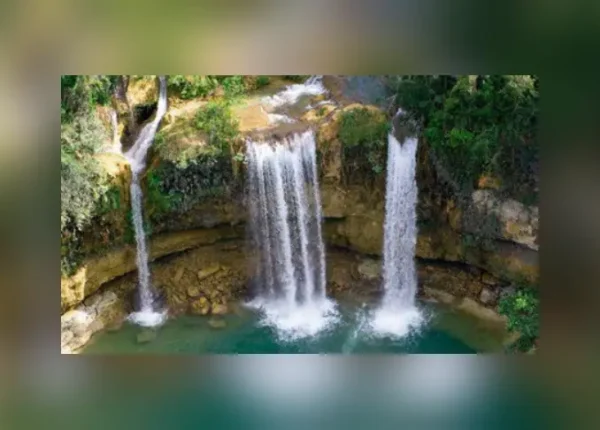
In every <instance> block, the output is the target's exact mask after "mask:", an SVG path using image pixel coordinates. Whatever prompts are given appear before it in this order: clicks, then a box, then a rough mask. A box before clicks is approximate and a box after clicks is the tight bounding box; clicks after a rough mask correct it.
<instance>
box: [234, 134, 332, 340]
mask: <svg viewBox="0 0 600 430" xmlns="http://www.w3.org/2000/svg"><path fill="white" fill-rule="evenodd" d="M246 157H247V160H248V202H249V211H250V233H251V234H250V240H251V243H252V248H253V252H252V253H251V254H252V255H254V256H255V257H256V258H255V261H251V267H252V269H253V285H254V293H255V298H254V300H252V301H251V302H250V303H249V306H251V307H254V308H257V309H259V310H261V311H262V313H263V314H264V319H263V321H262V324H264V325H267V326H272V327H275V328H276V329H277V333H278V335H279V337H280V339H281V340H294V339H297V338H301V337H306V336H315V335H317V334H318V333H320V332H322V331H324V330H327V329H328V328H331V327H333V325H334V324H335V322H336V321H337V318H338V314H337V310H336V306H335V303H334V302H333V301H331V300H330V299H328V298H327V297H326V295H325V283H326V280H325V250H324V245H323V238H322V232H321V221H322V214H321V198H320V194H319V182H318V176H317V168H316V144H315V137H314V133H313V132H312V131H306V132H304V133H300V134H295V135H293V136H290V137H289V138H287V139H284V140H283V141H281V142H262V141H260V142H253V141H249V142H248V143H247V153H246Z"/></svg>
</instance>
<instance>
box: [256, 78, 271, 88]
mask: <svg viewBox="0 0 600 430" xmlns="http://www.w3.org/2000/svg"><path fill="white" fill-rule="evenodd" d="M270 82H271V78H269V77H268V76H257V77H256V82H255V84H254V85H255V86H256V88H257V89H258V88H262V87H266V86H267V85H269V83H270Z"/></svg>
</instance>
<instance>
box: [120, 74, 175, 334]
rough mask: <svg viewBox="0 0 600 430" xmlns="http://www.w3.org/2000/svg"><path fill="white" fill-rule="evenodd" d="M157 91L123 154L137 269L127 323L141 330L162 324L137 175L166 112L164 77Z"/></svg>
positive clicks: (144, 164)
mask: <svg viewBox="0 0 600 430" xmlns="http://www.w3.org/2000/svg"><path fill="white" fill-rule="evenodd" d="M159 82H160V91H159V98H158V107H157V109H156V116H155V117H154V120H152V121H151V122H149V123H148V124H146V125H145V126H144V128H143V129H142V130H141V131H140V134H139V136H138V138H137V140H136V141H135V143H134V145H133V146H132V147H131V149H129V151H127V152H126V153H125V157H126V158H127V159H128V160H129V163H130V165H131V173H132V178H131V212H132V215H133V216H132V218H133V226H134V231H135V242H136V245H137V257H136V263H137V269H138V291H137V292H138V299H139V310H137V311H136V312H134V313H132V314H131V315H130V317H129V318H130V320H131V321H132V322H134V323H136V324H139V325H142V326H148V327H150V326H155V325H159V324H161V323H162V322H163V321H164V320H165V316H166V312H165V311H163V310H159V309H157V306H156V305H155V294H154V292H153V290H152V281H151V278H150V269H149V267H148V250H147V247H146V233H145V231H144V217H143V212H142V204H143V193H142V188H141V187H140V178H139V176H140V173H141V172H142V171H143V170H144V168H145V167H146V153H147V152H148V149H149V148H150V145H152V141H153V140H154V136H155V134H156V130H157V129H158V125H159V123H160V121H161V119H162V118H163V116H164V115H165V113H166V111H167V82H166V79H165V77H164V76H160V77H159Z"/></svg>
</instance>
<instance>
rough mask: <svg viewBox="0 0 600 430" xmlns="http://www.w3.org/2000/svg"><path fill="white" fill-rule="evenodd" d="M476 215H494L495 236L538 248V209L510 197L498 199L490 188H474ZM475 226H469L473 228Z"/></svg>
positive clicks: (473, 198) (534, 248)
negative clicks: (496, 229)
mask: <svg viewBox="0 0 600 430" xmlns="http://www.w3.org/2000/svg"><path fill="white" fill-rule="evenodd" d="M472 201H473V208H474V210H475V211H477V213H476V214H475V216H478V217H494V218H495V221H496V222H497V224H498V231H497V232H496V237H497V238H498V239H503V240H508V241H511V242H515V243H518V244H520V245H523V246H526V247H527V248H530V249H533V250H536V251H537V250H538V249H539V247H538V243H537V235H538V227H539V211H538V208H537V207H535V206H525V205H524V204H522V203H521V202H518V201H516V200H512V199H506V200H500V199H498V198H497V197H496V196H495V194H494V192H493V191H491V190H476V191H474V192H473V195H472ZM473 228H475V227H471V229H473Z"/></svg>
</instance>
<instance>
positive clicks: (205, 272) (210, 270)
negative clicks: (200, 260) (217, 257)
mask: <svg viewBox="0 0 600 430" xmlns="http://www.w3.org/2000/svg"><path fill="white" fill-rule="evenodd" d="M219 270H221V266H219V265H218V264H214V265H212V266H209V267H206V268H205V269H202V270H200V271H199V272H198V280H199V281H202V280H203V279H206V278H208V277H209V276H212V275H214V274H215V273H217V272H218V271H219Z"/></svg>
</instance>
